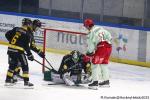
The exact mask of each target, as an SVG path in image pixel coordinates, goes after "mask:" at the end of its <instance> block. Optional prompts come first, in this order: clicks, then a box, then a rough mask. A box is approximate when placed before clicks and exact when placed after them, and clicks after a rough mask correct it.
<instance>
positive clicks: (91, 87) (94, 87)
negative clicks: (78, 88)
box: [88, 86, 98, 90]
mask: <svg viewBox="0 0 150 100" xmlns="http://www.w3.org/2000/svg"><path fill="white" fill-rule="evenodd" d="M88 89H92V90H98V86H89V87H88Z"/></svg>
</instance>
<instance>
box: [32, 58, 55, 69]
mask: <svg viewBox="0 0 150 100" xmlns="http://www.w3.org/2000/svg"><path fill="white" fill-rule="evenodd" d="M34 61H35V62H37V63H39V64H40V65H42V66H44V67H45V68H47V69H48V70H52V69H51V68H49V67H47V66H45V65H43V64H42V63H41V62H39V61H38V60H36V59H34Z"/></svg>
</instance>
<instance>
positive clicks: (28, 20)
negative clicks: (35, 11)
mask: <svg viewBox="0 0 150 100" xmlns="http://www.w3.org/2000/svg"><path fill="white" fill-rule="evenodd" d="M31 24H32V21H31V19H30V18H23V19H22V25H31Z"/></svg>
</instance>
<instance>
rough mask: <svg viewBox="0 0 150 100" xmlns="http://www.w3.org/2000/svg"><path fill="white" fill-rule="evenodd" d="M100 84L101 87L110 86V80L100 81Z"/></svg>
mask: <svg viewBox="0 0 150 100" xmlns="http://www.w3.org/2000/svg"><path fill="white" fill-rule="evenodd" d="M99 86H100V87H110V85H109V80H106V81H103V82H101V83H99Z"/></svg>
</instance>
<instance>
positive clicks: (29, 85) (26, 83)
mask: <svg viewBox="0 0 150 100" xmlns="http://www.w3.org/2000/svg"><path fill="white" fill-rule="evenodd" d="M24 86H27V87H33V86H34V84H32V83H30V82H28V81H27V82H24Z"/></svg>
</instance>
